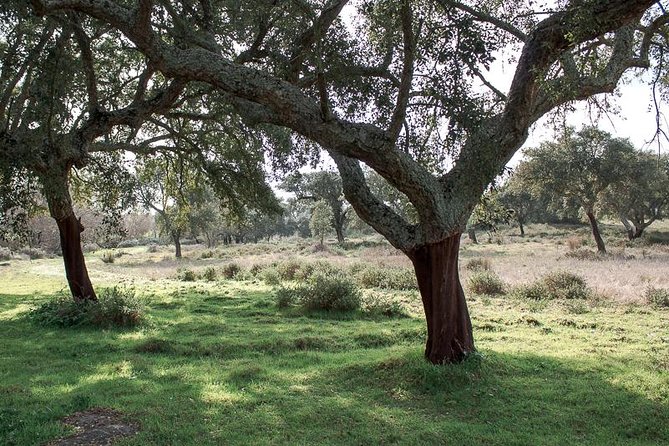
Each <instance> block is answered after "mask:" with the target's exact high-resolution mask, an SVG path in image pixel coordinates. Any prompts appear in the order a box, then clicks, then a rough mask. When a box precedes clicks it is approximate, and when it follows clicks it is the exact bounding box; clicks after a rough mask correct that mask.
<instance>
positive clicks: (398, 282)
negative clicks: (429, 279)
mask: <svg viewBox="0 0 669 446" xmlns="http://www.w3.org/2000/svg"><path fill="white" fill-rule="evenodd" d="M356 277H357V280H358V283H359V284H360V286H362V287H364V288H382V289H386V290H400V291H402V290H415V289H417V288H418V283H417V282H416V276H415V274H414V272H413V271H412V270H410V269H407V268H385V269H384V268H380V267H377V266H366V267H364V268H362V269H360V270H359V271H358V273H357V275H356Z"/></svg>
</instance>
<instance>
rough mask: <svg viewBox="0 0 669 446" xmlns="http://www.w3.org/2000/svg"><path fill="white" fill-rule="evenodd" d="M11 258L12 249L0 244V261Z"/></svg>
mask: <svg viewBox="0 0 669 446" xmlns="http://www.w3.org/2000/svg"><path fill="white" fill-rule="evenodd" d="M7 260H12V251H11V249H9V248H6V247H4V246H0V262H5V261H7Z"/></svg>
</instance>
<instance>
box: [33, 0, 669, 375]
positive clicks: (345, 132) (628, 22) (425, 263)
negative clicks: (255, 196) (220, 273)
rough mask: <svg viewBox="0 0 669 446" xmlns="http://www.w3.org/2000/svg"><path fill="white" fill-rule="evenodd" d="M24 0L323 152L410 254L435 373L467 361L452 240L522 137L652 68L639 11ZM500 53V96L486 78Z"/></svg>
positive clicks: (654, 35)
mask: <svg viewBox="0 0 669 446" xmlns="http://www.w3.org/2000/svg"><path fill="white" fill-rule="evenodd" d="M30 3H31V5H32V7H33V8H34V10H35V12H36V13H37V14H39V15H45V16H48V17H49V18H51V19H58V18H62V17H68V16H69V15H74V16H75V17H82V18H81V20H84V21H85V22H86V23H90V24H95V25H91V26H103V25H101V24H104V25H107V26H110V27H111V28H112V29H113V30H115V31H114V32H116V30H117V31H118V32H120V33H122V38H120V39H117V42H118V43H117V45H118V44H121V45H128V46H131V47H133V49H136V50H137V51H138V52H139V53H141V54H142V55H143V56H144V57H145V58H146V61H147V64H148V66H149V67H150V68H151V70H154V71H155V73H160V75H161V76H162V77H163V78H164V79H165V80H166V84H167V85H168V88H169V86H170V85H184V84H189V83H193V82H196V83H200V84H206V85H207V86H208V87H209V88H211V89H212V90H213V91H215V99H214V100H213V102H211V103H209V104H210V105H203V107H205V108H206V107H208V106H213V105H214V104H218V105H221V106H223V107H225V108H226V110H229V111H231V112H233V114H234V115H235V116H237V117H240V118H241V119H243V120H244V122H245V123H247V124H249V125H254V126H255V129H256V130H255V131H256V132H264V133H263V137H264V138H265V139H264V141H267V142H268V143H272V144H273V146H274V147H276V149H277V150H276V151H275V152H274V153H276V154H278V155H281V154H286V153H289V154H291V155H296V159H297V160H299V159H301V158H300V157H302V156H303V155H304V154H305V153H308V152H309V151H310V150H312V149H313V147H314V145H318V146H320V147H321V148H323V149H324V150H326V151H327V152H328V153H329V154H330V156H331V157H332V158H333V159H334V161H335V163H336V165H337V168H338V170H339V173H340V175H341V177H342V185H343V190H344V194H345V195H346V198H347V200H348V201H349V202H350V203H351V205H352V206H353V208H354V209H355V210H356V212H357V213H358V215H359V216H360V217H361V218H362V219H363V220H365V221H366V222H367V223H368V224H370V225H371V226H372V227H374V228H375V229H376V230H377V231H378V232H380V233H381V234H383V235H384V236H385V237H386V238H387V239H388V240H389V241H390V243H392V244H393V245H394V246H395V247H397V248H399V249H401V250H402V251H404V252H405V253H406V254H407V255H408V256H409V257H410V258H411V260H412V262H413V264H414V267H415V270H416V275H417V278H418V283H419V286H420V291H421V295H422V297H423V302H424V309H425V313H426V318H427V325H428V340H427V346H426V356H427V357H428V358H429V359H430V360H431V361H433V362H435V363H441V362H444V361H457V360H460V359H462V358H464V357H465V356H467V355H468V354H469V353H471V352H473V351H474V342H473V336H472V333H471V322H470V320H469V315H468V312H467V306H466V303H465V300H464V293H463V291H462V287H461V285H460V282H459V277H458V273H457V257H458V248H459V238H460V234H461V233H462V231H463V230H464V229H465V225H466V222H467V220H468V219H469V216H470V214H471V212H472V210H473V208H474V206H475V205H476V204H477V203H478V201H479V198H480V196H481V194H482V193H483V191H484V190H486V188H487V187H488V184H489V183H490V182H491V181H492V180H493V179H494V178H495V177H496V176H497V175H498V174H499V173H500V172H501V171H502V169H503V167H504V165H505V164H506V163H507V162H508V161H509V160H510V158H511V157H512V156H513V154H514V153H515V152H516V151H517V150H518V148H519V147H520V146H521V145H522V144H523V143H524V141H525V140H526V138H527V135H528V130H529V128H530V126H531V125H532V124H533V123H534V122H536V121H537V120H538V119H539V118H540V117H541V116H543V115H545V114H546V113H548V112H550V111H551V110H554V109H555V108H557V107H561V106H563V105H565V104H568V103H570V102H572V101H575V100H583V99H588V98H591V97H593V96H594V95H596V94H599V93H608V92H612V91H614V90H615V88H616V85H617V83H618V81H619V80H620V78H621V77H622V76H623V74H624V73H625V72H626V71H627V70H630V69H633V68H652V69H655V70H662V68H663V67H666V66H667V65H668V64H666V63H660V62H664V61H660V59H662V58H663V57H665V54H667V52H665V51H663V48H664V47H665V41H664V37H663V35H664V34H663V31H664V28H665V27H666V22H667V15H666V14H665V12H664V11H665V9H664V7H663V5H662V4H661V3H658V2H655V1H651V0H635V1H627V0H578V1H565V2H563V1H560V2H557V4H556V5H555V7H551V8H550V9H544V7H543V6H540V5H538V4H536V3H535V2H533V1H528V2H507V1H502V2H494V3H489V2H475V1H472V2H461V1H456V0H434V1H428V0H420V1H419V0H415V1H414V0H398V1H387V0H379V1H371V0H360V1H348V0H328V1H315V0H301V1H255V0H254V1H250V0H243V1H230V0H201V1H189V0H137V1H124V2H109V1H107V0H31V2H30ZM344 8H348V9H347V11H349V12H350V13H352V14H351V15H350V17H352V19H351V20H347V21H344V20H342V14H343V12H344ZM351 8H352V9H351ZM81 14H83V16H82V15H81ZM84 16H85V17H86V18H85V19H84V18H83V17H84ZM296 30H298V31H297V32H296ZM503 51H507V52H510V54H512V57H511V59H512V61H511V64H512V65H513V66H514V68H513V72H514V76H513V80H512V81H511V84H510V85H509V86H503V85H495V80H494V79H488V77H487V73H488V69H489V68H490V66H491V64H492V62H493V61H494V60H495V57H496V56H497V55H500V54H504V53H503ZM133 54H137V53H133ZM83 71H84V72H85V71H86V70H83ZM88 71H90V70H88ZM660 74H661V73H660ZM290 134H292V136H289V135H290ZM287 149H289V152H286V150H287ZM288 158H290V156H288V157H283V158H282V156H277V159H288ZM361 162H362V163H364V164H366V165H367V166H369V167H370V168H372V169H373V170H375V171H376V172H377V173H378V174H380V175H381V176H382V177H383V178H384V179H385V180H387V181H388V183H390V184H391V185H392V186H393V187H395V188H396V189H398V190H399V191H400V192H402V193H403V194H404V195H405V196H406V197H407V199H408V200H409V201H410V202H411V203H412V205H413V207H414V209H415V210H416V214H417V215H416V217H417V221H416V222H415V223H414V222H409V221H407V220H406V219H405V218H403V217H402V216H401V215H398V214H397V213H396V212H394V211H393V210H392V209H391V208H390V207H389V206H387V205H386V204H385V203H384V202H383V201H382V200H380V199H379V198H378V197H376V196H375V195H374V194H373V193H372V192H371V191H370V189H369V187H368V184H367V183H366V181H365V175H364V172H363V169H362V167H361Z"/></svg>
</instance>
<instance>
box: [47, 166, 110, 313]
mask: <svg viewBox="0 0 669 446" xmlns="http://www.w3.org/2000/svg"><path fill="white" fill-rule="evenodd" d="M43 184H44V196H45V198H46V200H47V203H48V205H49V214H50V215H51V217H52V218H53V219H54V220H56V224H57V225H58V234H59V236H60V247H61V250H62V251H63V263H64V265H65V276H66V277H67V283H68V285H69V287H70V292H71V293H72V297H73V298H74V300H75V301H84V300H97V296H96V294H95V290H94V289H93V284H92V283H91V279H90V277H89V276H88V269H87V268H86V260H85V258H84V252H83V249H82V248H81V233H82V232H83V230H84V227H83V226H82V224H81V221H80V220H79V219H77V217H76V216H75V215H74V209H73V208H72V199H71V197H70V192H69V188H68V184H69V183H68V180H67V174H66V173H61V172H58V173H56V174H53V172H49V174H47V175H45V176H44V178H43Z"/></svg>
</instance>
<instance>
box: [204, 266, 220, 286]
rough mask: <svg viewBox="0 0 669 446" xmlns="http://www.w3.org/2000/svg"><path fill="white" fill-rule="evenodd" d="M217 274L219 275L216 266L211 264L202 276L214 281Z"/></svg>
mask: <svg viewBox="0 0 669 446" xmlns="http://www.w3.org/2000/svg"><path fill="white" fill-rule="evenodd" d="M217 275H218V274H217V273H216V268H214V267H213V266H210V267H208V268H206V269H205V270H204V271H203V272H202V278H203V279H204V280H206V281H208V282H213V281H215V280H216V276H217Z"/></svg>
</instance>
